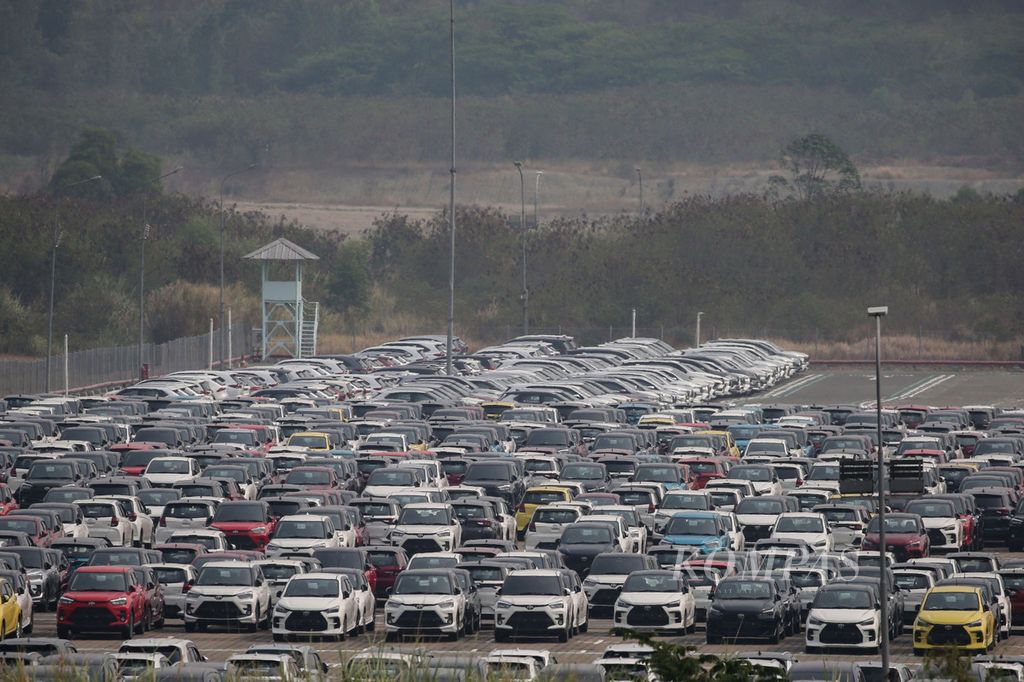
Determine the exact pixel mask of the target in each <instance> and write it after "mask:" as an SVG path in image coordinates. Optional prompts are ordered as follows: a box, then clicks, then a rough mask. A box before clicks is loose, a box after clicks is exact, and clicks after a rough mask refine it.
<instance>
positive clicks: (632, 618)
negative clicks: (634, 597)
mask: <svg viewBox="0 0 1024 682" xmlns="http://www.w3.org/2000/svg"><path fill="white" fill-rule="evenodd" d="M668 623H669V620H668V614H667V613H666V612H665V609H663V608H661V607H660V606H634V607H633V608H632V609H630V611H629V615H628V616H626V625H668Z"/></svg>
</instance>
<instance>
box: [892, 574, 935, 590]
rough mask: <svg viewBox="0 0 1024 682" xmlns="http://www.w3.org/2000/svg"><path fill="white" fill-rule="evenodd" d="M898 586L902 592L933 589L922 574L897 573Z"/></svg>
mask: <svg viewBox="0 0 1024 682" xmlns="http://www.w3.org/2000/svg"><path fill="white" fill-rule="evenodd" d="M895 576H896V586H897V587H899V588H900V589H901V590H926V589H928V588H929V587H931V583H929V582H928V578H927V576H925V575H924V574H922V573H896V574H895Z"/></svg>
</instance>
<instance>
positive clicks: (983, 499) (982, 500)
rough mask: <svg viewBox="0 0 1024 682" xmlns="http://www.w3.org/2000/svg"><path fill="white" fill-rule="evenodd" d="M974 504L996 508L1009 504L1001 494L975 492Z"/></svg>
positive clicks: (985, 507) (983, 507)
mask: <svg viewBox="0 0 1024 682" xmlns="http://www.w3.org/2000/svg"><path fill="white" fill-rule="evenodd" d="M974 504H975V505H976V506H977V507H979V508H981V509H998V508H1000V507H1007V506H1009V505H1008V504H1007V503H1006V500H1005V499H1004V498H1003V496H1002V495H986V494H975V495H974Z"/></svg>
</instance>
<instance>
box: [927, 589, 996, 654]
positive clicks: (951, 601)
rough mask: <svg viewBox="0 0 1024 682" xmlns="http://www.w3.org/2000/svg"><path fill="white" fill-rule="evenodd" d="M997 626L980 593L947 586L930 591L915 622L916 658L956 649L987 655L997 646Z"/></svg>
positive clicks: (977, 590) (974, 590) (979, 590)
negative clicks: (927, 653) (950, 648)
mask: <svg viewBox="0 0 1024 682" xmlns="http://www.w3.org/2000/svg"><path fill="white" fill-rule="evenodd" d="M995 633H996V622H995V618H994V617H993V615H992V611H991V610H990V609H988V608H986V607H985V602H984V599H983V598H982V592H981V589H980V588H978V587H969V586H966V585H945V586H940V587H933V588H932V589H930V590H928V593H927V594H925V596H924V601H922V602H921V610H920V611H918V612H917V620H915V621H914V654H916V655H917V656H923V655H924V653H925V652H926V651H928V650H929V649H943V648H945V647H948V646H955V647H956V648H957V649H960V650H961V651H988V650H989V649H991V648H992V647H994V646H995V643H996V640H995Z"/></svg>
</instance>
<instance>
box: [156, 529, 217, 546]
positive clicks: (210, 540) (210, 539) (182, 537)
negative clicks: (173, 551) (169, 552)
mask: <svg viewBox="0 0 1024 682" xmlns="http://www.w3.org/2000/svg"><path fill="white" fill-rule="evenodd" d="M166 542H184V543H191V544H196V545H202V546H203V547H205V548H206V551H207V552H226V551H228V550H229V549H231V545H230V544H228V538H227V536H226V535H224V533H223V532H221V531H219V530H214V529H213V528H195V529H191V530H190V529H187V528H182V529H181V530H176V531H174V532H173V533H171V534H170V535H169V536H168V537H167V540H166Z"/></svg>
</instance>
